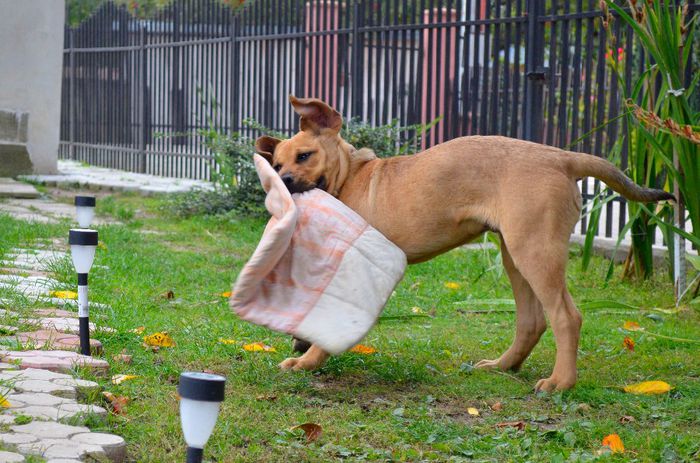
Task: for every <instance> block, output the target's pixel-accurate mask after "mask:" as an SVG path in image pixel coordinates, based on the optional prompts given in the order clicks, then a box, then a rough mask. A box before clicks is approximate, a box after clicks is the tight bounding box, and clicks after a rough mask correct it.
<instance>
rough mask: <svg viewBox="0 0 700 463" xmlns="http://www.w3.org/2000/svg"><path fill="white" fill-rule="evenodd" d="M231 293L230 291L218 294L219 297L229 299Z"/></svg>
mask: <svg viewBox="0 0 700 463" xmlns="http://www.w3.org/2000/svg"><path fill="white" fill-rule="evenodd" d="M232 294H233V293H232V292H231V291H224V292H223V293H221V294H219V296H221V297H231V295H232Z"/></svg>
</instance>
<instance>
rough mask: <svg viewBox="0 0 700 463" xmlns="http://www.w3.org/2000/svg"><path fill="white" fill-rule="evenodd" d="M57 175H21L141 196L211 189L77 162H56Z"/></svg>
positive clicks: (208, 185) (204, 184) (192, 182)
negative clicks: (134, 193)
mask: <svg viewBox="0 0 700 463" xmlns="http://www.w3.org/2000/svg"><path fill="white" fill-rule="evenodd" d="M58 171H59V174H58V175H24V176H21V177H20V178H23V179H27V180H31V181H34V182H38V183H41V184H42V185H48V186H76V185H77V186H80V187H83V188H90V189H93V190H111V191H136V192H138V193H140V194H143V195H151V194H159V193H177V192H184V191H189V190H192V189H196V188H200V189H212V188H213V186H212V184H211V183H210V182H205V181H203V180H190V179H183V178H171V177H159V176H155V175H148V174H137V173H134V172H126V171H123V170H116V169H107V168H105V167H95V166H85V165H83V164H81V163H79V162H76V161H67V160H60V161H58Z"/></svg>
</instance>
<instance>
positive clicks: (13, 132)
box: [0, 109, 29, 143]
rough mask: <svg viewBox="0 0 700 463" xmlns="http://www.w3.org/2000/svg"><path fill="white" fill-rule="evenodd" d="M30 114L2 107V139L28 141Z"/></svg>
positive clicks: (0, 134) (0, 128)
mask: <svg viewBox="0 0 700 463" xmlns="http://www.w3.org/2000/svg"><path fill="white" fill-rule="evenodd" d="M28 122H29V114H28V113H23V112H20V111H13V110H8V109H0V141H9V142H21V143H26V142H27V124H28Z"/></svg>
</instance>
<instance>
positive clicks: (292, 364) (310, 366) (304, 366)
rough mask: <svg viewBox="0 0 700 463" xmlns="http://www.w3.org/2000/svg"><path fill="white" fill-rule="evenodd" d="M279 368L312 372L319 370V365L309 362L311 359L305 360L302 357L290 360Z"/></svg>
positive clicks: (285, 361)
mask: <svg viewBox="0 0 700 463" xmlns="http://www.w3.org/2000/svg"><path fill="white" fill-rule="evenodd" d="M279 367H280V368H281V369H282V370H292V371H299V370H306V371H312V370H315V369H316V368H318V365H317V364H316V363H313V362H311V361H309V359H305V358H304V357H303V356H301V357H292V358H288V359H286V360H284V361H283V362H282V363H280V364H279Z"/></svg>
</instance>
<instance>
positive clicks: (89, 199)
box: [75, 196, 95, 228]
mask: <svg viewBox="0 0 700 463" xmlns="http://www.w3.org/2000/svg"><path fill="white" fill-rule="evenodd" d="M75 213H76V216H77V218H78V224H79V225H80V228H88V227H89V226H90V225H91V224H92V219H93V218H94V217H95V197H94V196H76V197H75Z"/></svg>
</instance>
